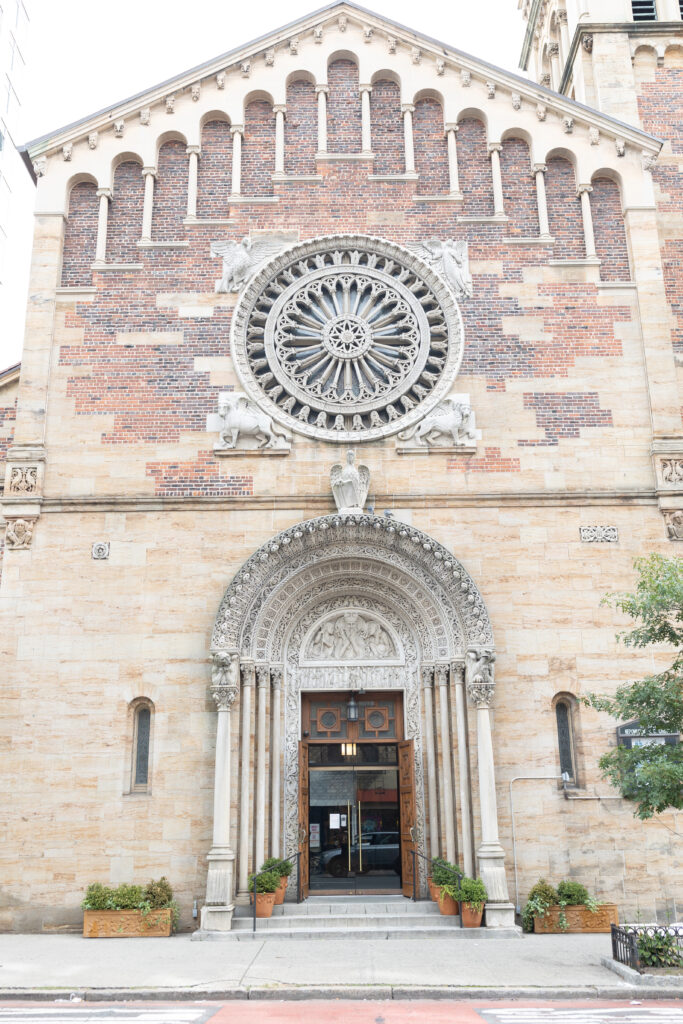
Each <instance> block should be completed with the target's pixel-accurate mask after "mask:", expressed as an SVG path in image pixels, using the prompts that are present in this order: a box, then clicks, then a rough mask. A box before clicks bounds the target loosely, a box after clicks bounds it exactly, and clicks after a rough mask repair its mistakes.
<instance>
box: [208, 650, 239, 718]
mask: <svg viewBox="0 0 683 1024" xmlns="http://www.w3.org/2000/svg"><path fill="white" fill-rule="evenodd" d="M211 662H212V664H211V696H212V697H213V699H214V701H215V702H216V707H217V708H218V710H219V711H229V710H230V708H231V707H232V705H233V704H234V702H235V699H236V697H237V694H238V693H239V688H240V687H239V683H240V657H239V654H238V653H237V651H216V652H215V653H214V654H212V655H211Z"/></svg>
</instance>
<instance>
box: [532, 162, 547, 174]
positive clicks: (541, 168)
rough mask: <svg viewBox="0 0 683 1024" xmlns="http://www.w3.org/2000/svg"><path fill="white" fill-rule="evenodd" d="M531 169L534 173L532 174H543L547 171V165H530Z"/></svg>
mask: <svg viewBox="0 0 683 1024" xmlns="http://www.w3.org/2000/svg"><path fill="white" fill-rule="evenodd" d="M531 169H532V171H533V172H534V174H545V172H546V171H547V170H548V165H547V164H532V165H531Z"/></svg>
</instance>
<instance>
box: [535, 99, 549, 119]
mask: <svg viewBox="0 0 683 1024" xmlns="http://www.w3.org/2000/svg"><path fill="white" fill-rule="evenodd" d="M547 114H548V108H547V107H546V106H545V104H544V103H538V104H537V105H536V117H537V118H538V120H539V121H545V119H546V117H547Z"/></svg>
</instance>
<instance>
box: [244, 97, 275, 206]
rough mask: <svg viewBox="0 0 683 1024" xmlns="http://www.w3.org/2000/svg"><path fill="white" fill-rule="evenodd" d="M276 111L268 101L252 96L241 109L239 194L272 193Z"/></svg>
mask: <svg viewBox="0 0 683 1024" xmlns="http://www.w3.org/2000/svg"><path fill="white" fill-rule="evenodd" d="M274 171H275V114H274V113H273V108H272V107H271V105H270V103H266V102H264V101H263V100H255V101H254V102H253V103H249V104H248V105H247V109H246V110H245V112H244V139H243V140H242V195H245V196H270V195H272V194H273V173H274Z"/></svg>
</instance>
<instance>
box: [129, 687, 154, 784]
mask: <svg viewBox="0 0 683 1024" xmlns="http://www.w3.org/2000/svg"><path fill="white" fill-rule="evenodd" d="M151 735H152V706H151V704H150V703H149V702H147V701H146V700H144V699H143V700H140V701H139V702H138V703H137V704H136V706H135V707H134V718H133V757H132V765H131V780H130V791H131V792H132V793H144V792H146V791H147V789H148V788H149V755H150V745H151Z"/></svg>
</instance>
